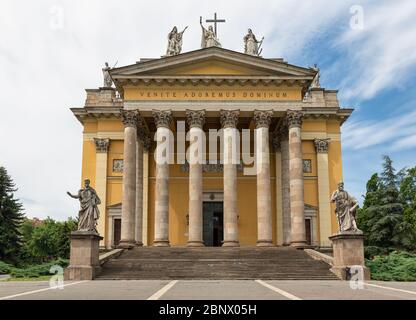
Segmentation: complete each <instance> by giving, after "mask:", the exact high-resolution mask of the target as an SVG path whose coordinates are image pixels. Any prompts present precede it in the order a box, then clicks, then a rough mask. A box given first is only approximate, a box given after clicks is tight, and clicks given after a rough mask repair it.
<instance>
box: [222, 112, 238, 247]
mask: <svg viewBox="0 0 416 320" xmlns="http://www.w3.org/2000/svg"><path fill="white" fill-rule="evenodd" d="M238 116H239V111H238V110H222V111H221V118H220V120H221V124H222V127H223V135H224V139H223V140H224V150H223V159H224V243H223V246H224V247H236V246H239V240H238V209H237V166H236V161H235V160H236V155H235V154H234V153H233V150H236V148H235V146H234V147H233V144H236V143H237V139H236V137H237V132H236V131H237V128H236V125H237V122H238Z"/></svg>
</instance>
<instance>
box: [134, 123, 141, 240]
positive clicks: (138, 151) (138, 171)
mask: <svg viewBox="0 0 416 320" xmlns="http://www.w3.org/2000/svg"><path fill="white" fill-rule="evenodd" d="M138 130H141V129H140V128H138ZM135 240H136V244H137V245H138V246H142V245H143V140H142V137H141V135H140V133H138V134H137V144H136V234H135Z"/></svg>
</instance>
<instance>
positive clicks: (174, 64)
mask: <svg viewBox="0 0 416 320" xmlns="http://www.w3.org/2000/svg"><path fill="white" fill-rule="evenodd" d="M110 74H111V76H112V78H113V80H114V81H115V82H116V83H117V82H119V81H122V80H123V79H141V78H161V79H163V78H171V77H189V78H218V77H226V78H227V77H251V78H257V77H259V78H264V77H272V78H281V79H286V78H287V79H304V80H310V81H311V80H312V79H313V78H314V76H315V74H316V71H315V70H312V69H309V68H303V67H298V66H294V65H290V64H288V63H285V62H283V61H282V60H272V59H265V58H261V57H255V56H250V55H247V54H243V53H240V52H235V51H231V50H227V49H223V48H217V47H210V48H205V49H200V50H196V51H191V52H186V53H183V54H180V55H177V56H170V57H162V58H160V59H148V60H145V61H143V62H137V63H135V64H133V65H130V66H126V67H121V68H115V69H112V70H111V71H110Z"/></svg>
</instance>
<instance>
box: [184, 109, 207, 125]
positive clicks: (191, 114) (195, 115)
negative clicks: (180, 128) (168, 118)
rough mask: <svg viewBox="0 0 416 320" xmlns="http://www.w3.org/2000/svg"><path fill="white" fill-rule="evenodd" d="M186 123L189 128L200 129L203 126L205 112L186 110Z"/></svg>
mask: <svg viewBox="0 0 416 320" xmlns="http://www.w3.org/2000/svg"><path fill="white" fill-rule="evenodd" d="M186 122H187V123H188V126H189V127H190V128H192V127H195V128H200V129H202V127H203V126H204V124H205V110H189V109H188V110H186Z"/></svg>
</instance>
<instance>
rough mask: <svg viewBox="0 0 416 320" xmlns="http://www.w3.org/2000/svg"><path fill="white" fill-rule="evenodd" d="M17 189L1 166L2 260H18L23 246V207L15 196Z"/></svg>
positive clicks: (0, 221) (0, 237) (0, 244)
mask: <svg viewBox="0 0 416 320" xmlns="http://www.w3.org/2000/svg"><path fill="white" fill-rule="evenodd" d="M16 191H17V188H16V186H15V184H14V183H13V180H12V179H11V177H10V176H9V175H8V174H7V170H6V169H5V168H4V167H0V260H5V261H9V262H16V260H17V259H18V255H19V249H20V247H21V234H20V231H19V227H20V225H21V223H22V221H23V218H24V217H23V207H22V204H21V203H20V202H19V200H18V199H15V198H14V192H16Z"/></svg>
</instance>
